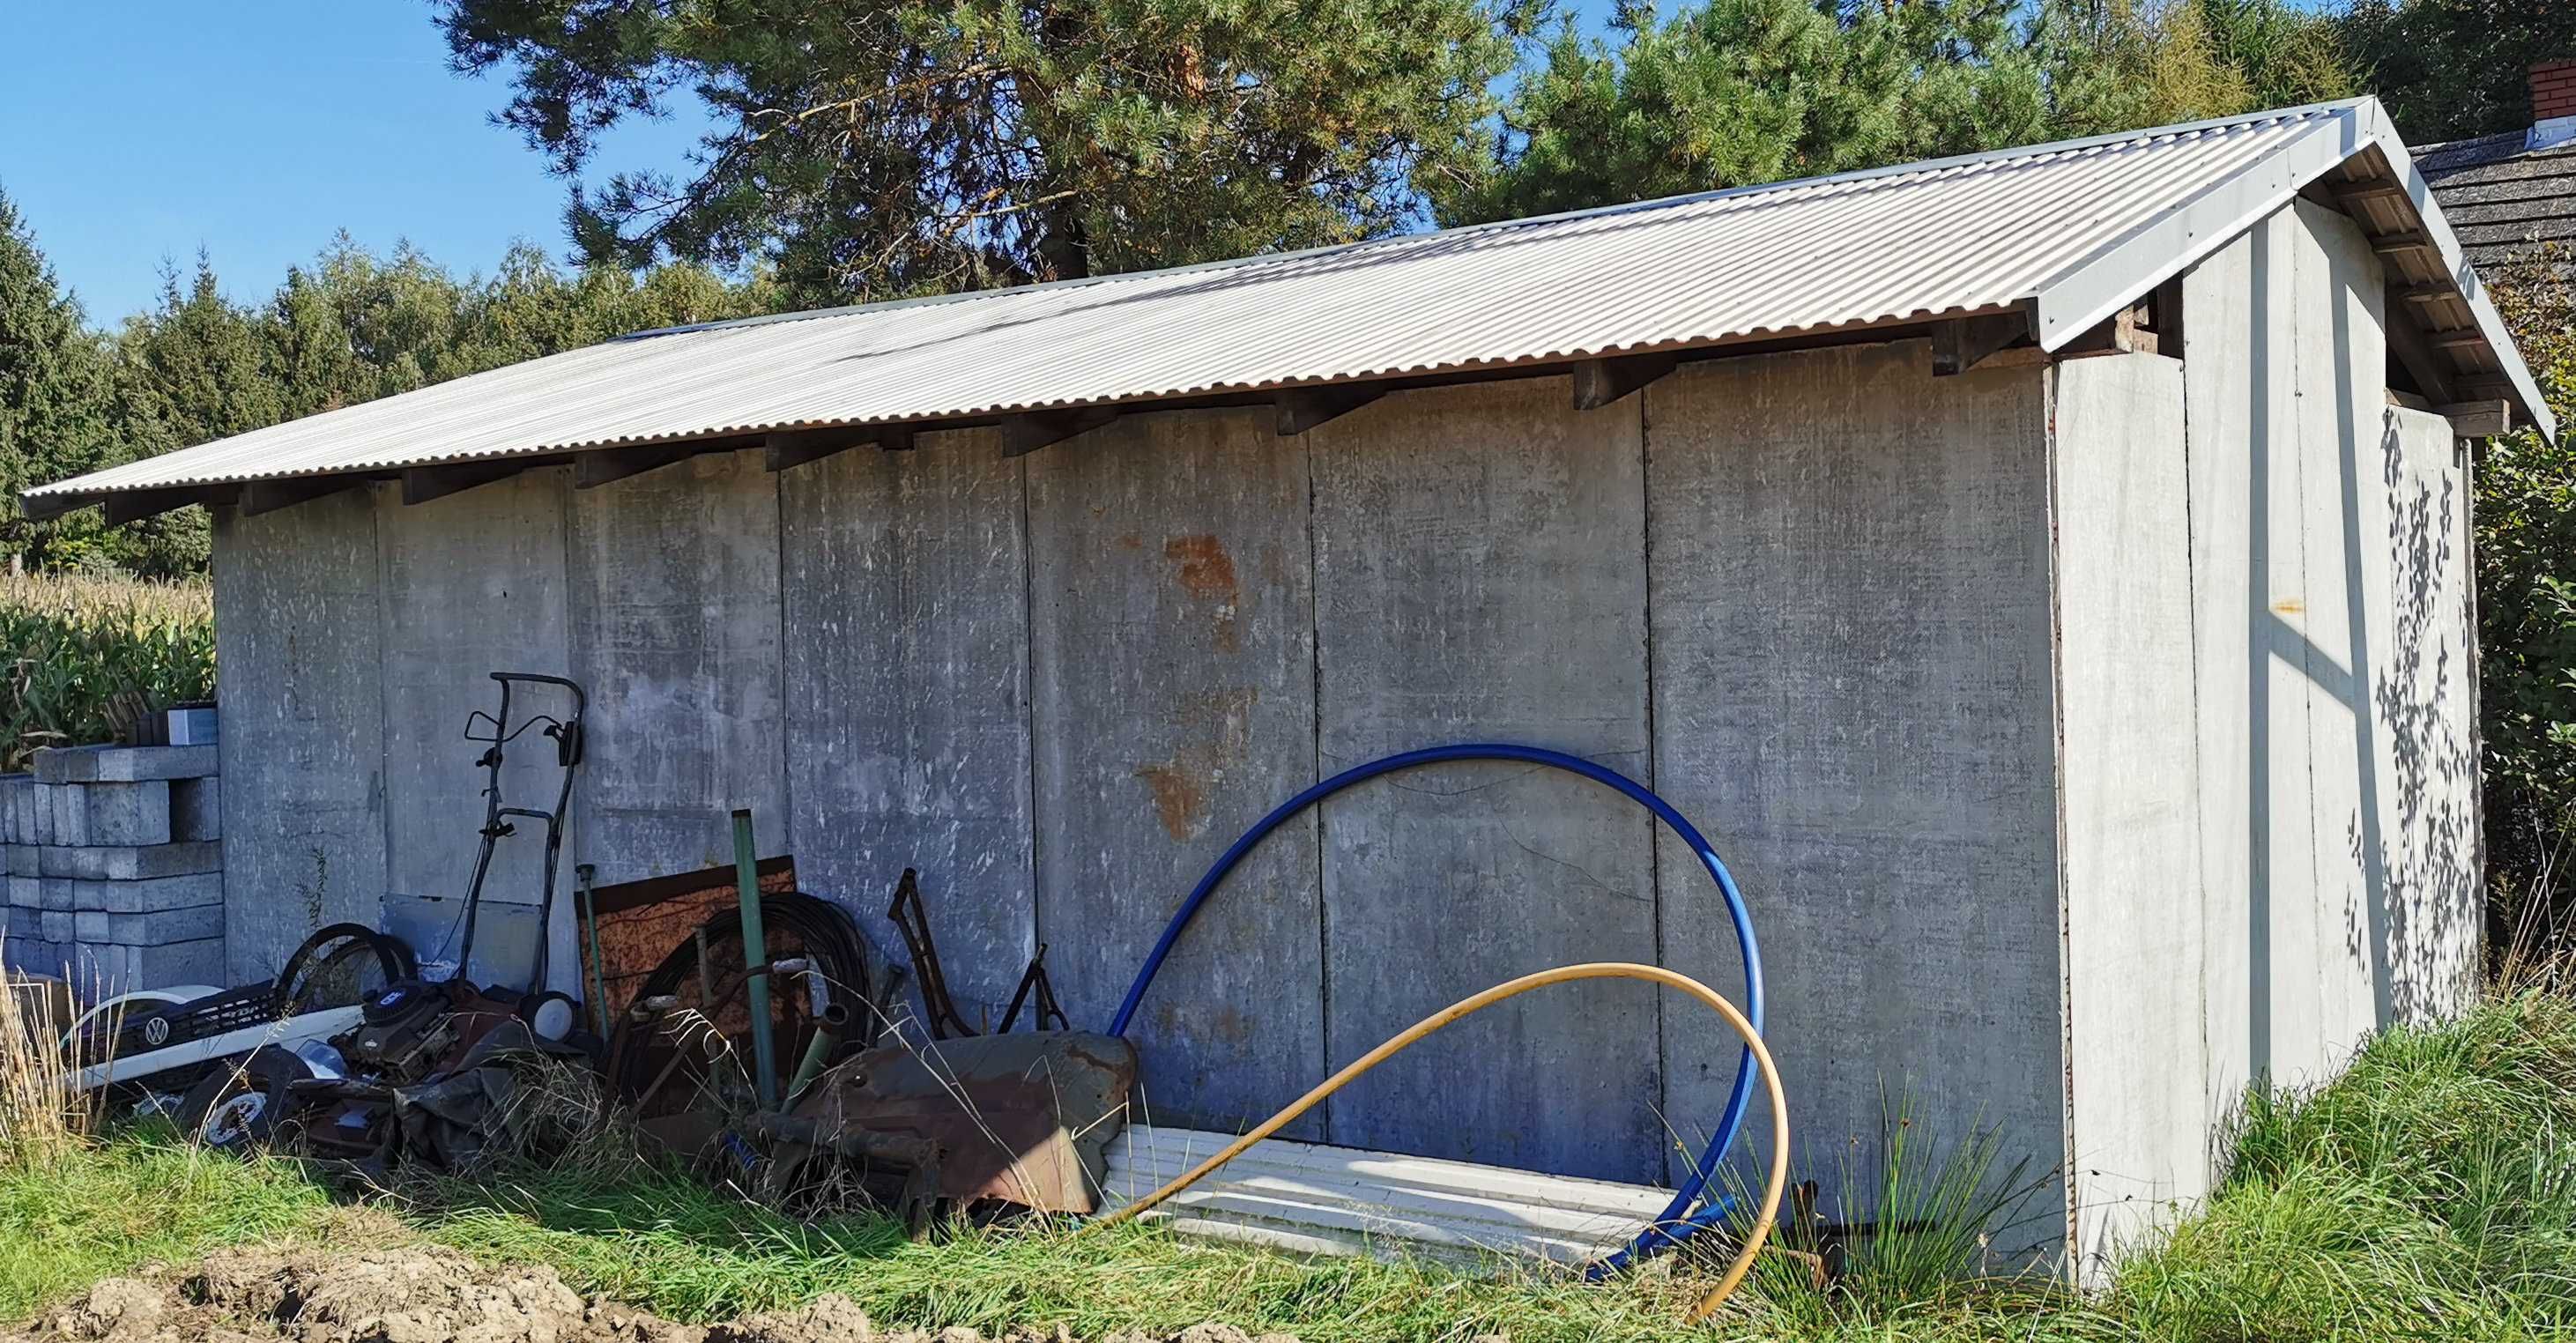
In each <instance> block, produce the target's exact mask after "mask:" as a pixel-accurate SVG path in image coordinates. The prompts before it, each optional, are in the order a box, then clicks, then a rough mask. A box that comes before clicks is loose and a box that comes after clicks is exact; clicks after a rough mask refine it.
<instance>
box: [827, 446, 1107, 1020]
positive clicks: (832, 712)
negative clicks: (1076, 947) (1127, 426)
mask: <svg viewBox="0 0 2576 1343" xmlns="http://www.w3.org/2000/svg"><path fill="white" fill-rule="evenodd" d="M920 444H921V446H920V447H919V448H918V449H917V450H915V451H911V452H880V451H877V450H875V449H857V450H853V451H850V452H844V453H841V454H838V455H836V456H833V457H828V458H825V459H824V460H822V461H820V462H816V463H812V464H810V465H806V466H800V467H796V468H794V469H792V470H790V471H788V472H786V473H784V474H782V475H781V476H780V477H779V480H780V482H781V485H780V509H781V522H782V533H781V552H782V553H781V559H782V566H783V569H784V572H785V574H786V582H785V596H786V626H787V629H788V630H789V631H790V632H791V637H790V638H789V640H788V645H787V686H788V705H787V744H788V756H787V767H788V779H789V792H790V795H791V796H792V797H793V798H794V800H795V801H794V804H795V808H796V825H795V838H796V852H797V870H798V875H799V878H800V880H801V882H802V884H803V885H804V887H805V888H806V889H807V890H809V891H812V892H815V893H818V894H827V895H830V896H832V897H833V898H835V899H838V900H841V901H843V902H844V903H846V904H848V905H849V906H850V907H851V908H852V909H853V910H855V911H856V912H858V913H859V914H860V916H861V919H862V922H863V924H864V925H865V926H866V927H867V928H868V929H869V930H870V932H871V934H872V935H873V936H874V937H875V938H876V940H877V942H878V944H879V945H880V946H882V947H885V948H888V949H896V948H899V947H900V945H901V944H900V943H899V942H897V941H895V939H894V935H893V932H892V930H891V929H890V928H889V926H888V925H887V924H886V922H885V920H884V918H883V917H882V916H883V914H884V912H885V907H886V902H887V900H888V899H889V898H890V897H891V896H892V894H893V892H894V884H895V880H896V878H897V876H898V875H900V874H901V872H902V871H903V869H904V868H906V867H915V868H919V869H920V870H921V873H922V878H923V885H922V891H923V898H924V901H925V903H926V904H927V906H928V909H929V915H930V920H931V926H932V929H933V932H934V933H935V934H936V936H937V938H938V941H939V946H940V950H941V959H942V962H943V964H944V966H945V968H946V970H947V973H948V982H949V986H950V988H951V989H952V991H953V992H954V993H955V995H956V997H957V998H958V1000H959V1004H960V1006H961V1008H962V1009H963V1010H964V1011H966V1012H967V1014H968V1015H969V1016H970V1018H971V1016H972V1015H974V1014H975V1013H976V1012H977V1011H978V1010H979V1008H983V1009H990V1010H992V1011H994V1012H998V1011H999V1010H1000V1008H1001V1005H1002V1004H1003V1003H1005V1002H1006V1001H1008V998H1009V995H1010V991H1011V988H1012V985H1013V984H1014V983H1015V982H1016V981H1017V977H1018V975H1019V973H1020V971H1021V970H1022V969H1023V968H1024V967H1025V966H1026V965H1027V963H1028V958H1029V954H1030V952H1031V951H1032V950H1034V949H1035V946H1036V942H1037V938H1036V931H1035V927H1034V923H1035V901H1034V898H1033V896H1032V889H1033V887H1032V881H1033V877H1032V867H1031V863H1032V860H1031V849H1030V836H1031V817H1030V810H1029V738H1028V731H1029V716H1028V715H1029V699H1028V581H1029V580H1028V569H1027V563H1028V561H1027V550H1026V545H1025V541H1024V539H1023V536H1024V534H1023V514H1024V509H1025V504H1024V499H1023V488H1024V486H1023V481H1022V475H1021V463H1020V462H1019V461H1017V460H1013V459H1008V458H1004V457H1002V456H1001V455H1000V443H999V439H998V437H997V436H996V435H994V434H991V433H989V432H968V433H951V434H928V435H924V436H923V437H922V438H921V439H920ZM1067 940H1068V942H1070V941H1071V940H1073V939H1071V938H1070V937H1069V938H1068V939H1067Z"/></svg>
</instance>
